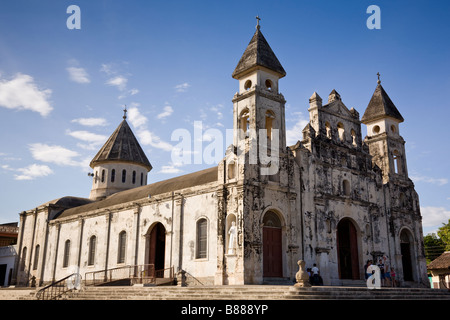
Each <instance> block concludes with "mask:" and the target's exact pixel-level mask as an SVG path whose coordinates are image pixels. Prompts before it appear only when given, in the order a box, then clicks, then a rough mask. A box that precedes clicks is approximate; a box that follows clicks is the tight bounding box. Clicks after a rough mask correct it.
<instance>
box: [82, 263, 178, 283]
mask: <svg viewBox="0 0 450 320" xmlns="http://www.w3.org/2000/svg"><path fill="white" fill-rule="evenodd" d="M166 270H169V275H168V276H169V278H171V279H174V272H173V267H171V268H166V269H162V270H155V265H154V264H142V265H132V266H130V265H128V266H123V267H117V268H111V269H106V270H99V271H91V272H86V273H85V277H84V281H85V285H86V286H89V285H94V286H96V285H102V284H105V283H108V282H113V281H120V280H125V279H130V280H131V281H132V283H153V282H155V281H156V280H155V279H156V278H164V276H165V275H166V273H167V272H166Z"/></svg>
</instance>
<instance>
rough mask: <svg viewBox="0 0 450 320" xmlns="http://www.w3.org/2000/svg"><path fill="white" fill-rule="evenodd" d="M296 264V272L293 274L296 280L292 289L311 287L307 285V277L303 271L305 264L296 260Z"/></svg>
mask: <svg viewBox="0 0 450 320" xmlns="http://www.w3.org/2000/svg"><path fill="white" fill-rule="evenodd" d="M297 264H298V272H297V273H296V274H295V280H297V283H296V284H295V285H294V287H301V288H302V287H311V284H310V283H309V275H308V272H306V269H305V265H306V262H305V261H304V260H298V262H297Z"/></svg>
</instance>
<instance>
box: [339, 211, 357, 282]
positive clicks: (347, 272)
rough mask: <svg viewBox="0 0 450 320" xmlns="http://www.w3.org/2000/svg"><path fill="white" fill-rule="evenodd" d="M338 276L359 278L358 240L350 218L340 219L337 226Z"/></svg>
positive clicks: (341, 277)
mask: <svg viewBox="0 0 450 320" xmlns="http://www.w3.org/2000/svg"><path fill="white" fill-rule="evenodd" d="M336 239H337V247H338V265H339V278H340V279H352V280H359V279H360V275H359V259H358V240H357V235H356V228H355V225H354V224H353V222H352V221H351V220H350V219H342V220H341V221H339V224H338V227H337V236H336Z"/></svg>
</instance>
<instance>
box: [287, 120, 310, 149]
mask: <svg viewBox="0 0 450 320" xmlns="http://www.w3.org/2000/svg"><path fill="white" fill-rule="evenodd" d="M293 115H295V116H297V120H296V122H295V124H294V126H293V127H292V128H290V129H286V143H287V145H288V146H292V145H294V144H296V143H297V141H299V140H302V130H303V129H304V128H305V126H306V125H307V124H308V123H309V119H306V118H305V117H304V116H303V113H301V112H294V113H293Z"/></svg>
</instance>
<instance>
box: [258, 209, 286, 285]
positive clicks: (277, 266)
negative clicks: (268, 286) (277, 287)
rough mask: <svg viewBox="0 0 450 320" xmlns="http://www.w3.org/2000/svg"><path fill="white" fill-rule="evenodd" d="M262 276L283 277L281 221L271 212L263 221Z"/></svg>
mask: <svg viewBox="0 0 450 320" xmlns="http://www.w3.org/2000/svg"><path fill="white" fill-rule="evenodd" d="M263 276H264V277H282V276H283V263H282V238H281V221H280V218H278V215H277V214H276V213H275V212H273V211H269V212H267V213H266V214H265V215H264V219H263Z"/></svg>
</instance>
